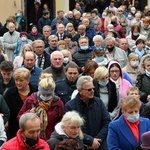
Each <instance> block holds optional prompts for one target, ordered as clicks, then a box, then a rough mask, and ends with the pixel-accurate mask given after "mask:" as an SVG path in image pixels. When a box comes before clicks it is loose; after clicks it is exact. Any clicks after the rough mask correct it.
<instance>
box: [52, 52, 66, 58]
mask: <svg viewBox="0 0 150 150" xmlns="http://www.w3.org/2000/svg"><path fill="white" fill-rule="evenodd" d="M58 53H59V54H60V55H61V56H62V59H64V55H63V54H62V53H61V52H60V51H54V52H52V53H51V55H50V59H53V56H54V55H55V54H58Z"/></svg>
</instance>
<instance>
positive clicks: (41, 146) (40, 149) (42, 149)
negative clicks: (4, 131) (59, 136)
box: [2, 130, 50, 150]
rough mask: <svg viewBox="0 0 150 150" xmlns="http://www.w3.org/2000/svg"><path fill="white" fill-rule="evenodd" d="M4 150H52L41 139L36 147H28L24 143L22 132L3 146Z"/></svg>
mask: <svg viewBox="0 0 150 150" xmlns="http://www.w3.org/2000/svg"><path fill="white" fill-rule="evenodd" d="M2 150H50V148H49V146H48V144H47V143H46V142H45V141H44V140H42V139H39V140H38V143H37V144H36V145H35V146H34V147H32V148H30V147H28V146H27V145H26V144H25V143H24V141H23V139H22V136H21V131H20V130H19V131H18V132H17V135H16V137H14V138H12V139H11V140H9V141H7V142H6V143H4V144H3V146H2Z"/></svg>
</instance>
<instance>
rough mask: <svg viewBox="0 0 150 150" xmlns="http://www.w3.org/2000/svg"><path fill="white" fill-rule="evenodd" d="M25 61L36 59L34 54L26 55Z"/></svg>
mask: <svg viewBox="0 0 150 150" xmlns="http://www.w3.org/2000/svg"><path fill="white" fill-rule="evenodd" d="M24 59H25V60H26V59H34V55H33V54H25V58H24Z"/></svg>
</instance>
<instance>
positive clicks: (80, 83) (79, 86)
mask: <svg viewBox="0 0 150 150" xmlns="http://www.w3.org/2000/svg"><path fill="white" fill-rule="evenodd" d="M92 81H93V79H92V77H90V76H81V77H80V78H79V79H78V81H77V84H76V86H77V89H78V90H79V89H83V84H85V83H87V82H92Z"/></svg>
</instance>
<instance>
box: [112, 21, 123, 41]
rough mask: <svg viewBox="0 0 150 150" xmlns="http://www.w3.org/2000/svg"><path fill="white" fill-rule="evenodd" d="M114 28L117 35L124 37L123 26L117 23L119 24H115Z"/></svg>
mask: <svg viewBox="0 0 150 150" xmlns="http://www.w3.org/2000/svg"><path fill="white" fill-rule="evenodd" d="M114 30H115V31H117V32H118V33H119V35H120V37H121V38H125V33H124V31H123V27H122V26H121V25H119V24H118V25H116V26H115V27H114Z"/></svg>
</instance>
